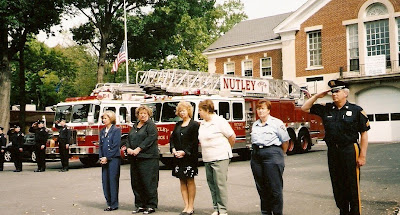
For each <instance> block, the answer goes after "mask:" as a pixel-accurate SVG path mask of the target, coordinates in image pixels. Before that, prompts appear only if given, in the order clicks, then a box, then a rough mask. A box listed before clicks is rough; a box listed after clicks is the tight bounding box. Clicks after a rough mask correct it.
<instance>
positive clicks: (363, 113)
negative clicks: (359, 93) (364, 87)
mask: <svg viewBox="0 0 400 215" xmlns="http://www.w3.org/2000/svg"><path fill="white" fill-rule="evenodd" d="M361 114H362V115H364V116H365V117H366V118H368V116H367V113H365V111H364V110H362V111H361Z"/></svg>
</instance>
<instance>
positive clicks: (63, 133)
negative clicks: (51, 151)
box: [55, 119, 71, 172]
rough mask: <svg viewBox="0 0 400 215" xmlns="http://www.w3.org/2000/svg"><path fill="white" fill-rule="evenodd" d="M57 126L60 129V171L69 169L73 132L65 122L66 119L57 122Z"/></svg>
mask: <svg viewBox="0 0 400 215" xmlns="http://www.w3.org/2000/svg"><path fill="white" fill-rule="evenodd" d="M55 127H56V128H57V129H59V133H60V134H59V136H58V149H59V150H60V157H61V164H62V168H61V170H60V172H66V171H68V161H69V143H70V140H71V132H70V130H69V129H68V128H67V125H66V124H65V119H61V121H56V122H55Z"/></svg>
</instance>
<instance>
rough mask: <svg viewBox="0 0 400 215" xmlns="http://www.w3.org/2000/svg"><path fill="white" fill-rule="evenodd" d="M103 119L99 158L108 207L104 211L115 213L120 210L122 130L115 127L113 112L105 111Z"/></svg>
mask: <svg viewBox="0 0 400 215" xmlns="http://www.w3.org/2000/svg"><path fill="white" fill-rule="evenodd" d="M102 119H103V123H104V125H105V126H106V127H105V128H103V129H102V130H101V131H100V149H99V156H100V164H101V171H102V181H103V192H104V197H105V198H106V201H107V206H108V207H107V208H106V209H104V211H113V210H117V209H118V191H119V175H120V164H121V154H120V143H121V129H120V128H117V127H116V126H115V122H116V117H115V113H114V112H113V111H105V112H104V114H103V116H102Z"/></svg>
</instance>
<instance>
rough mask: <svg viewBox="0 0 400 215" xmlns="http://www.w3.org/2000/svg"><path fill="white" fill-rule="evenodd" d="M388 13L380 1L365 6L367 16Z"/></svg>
mask: <svg viewBox="0 0 400 215" xmlns="http://www.w3.org/2000/svg"><path fill="white" fill-rule="evenodd" d="M386 14H388V10H387V8H386V6H385V5H384V4H382V3H373V4H371V5H370V6H368V8H367V14H366V15H367V17H371V16H380V15H386Z"/></svg>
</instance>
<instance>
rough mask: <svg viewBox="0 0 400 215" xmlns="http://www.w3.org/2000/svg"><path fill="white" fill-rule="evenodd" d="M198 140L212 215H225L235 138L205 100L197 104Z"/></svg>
mask: <svg viewBox="0 0 400 215" xmlns="http://www.w3.org/2000/svg"><path fill="white" fill-rule="evenodd" d="M199 114H200V117H201V118H202V119H204V121H203V122H201V123H200V128H199V141H200V144H201V151H202V156H203V162H204V166H205V169H206V176H207V183H208V186H209V188H210V192H211V197H212V200H213V206H214V212H213V213H212V215H227V214H228V213H227V208H226V207H227V203H228V190H227V175H228V164H229V161H230V158H232V146H233V145H234V144H235V139H236V135H235V132H234V131H233V129H232V127H231V126H230V125H229V123H228V122H227V121H226V120H225V119H224V118H222V117H220V116H217V115H216V114H215V113H214V104H213V102H212V101H211V100H209V99H207V100H204V101H202V102H200V103H199Z"/></svg>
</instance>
